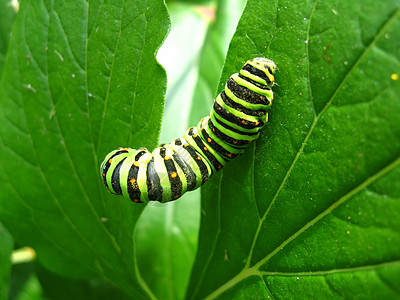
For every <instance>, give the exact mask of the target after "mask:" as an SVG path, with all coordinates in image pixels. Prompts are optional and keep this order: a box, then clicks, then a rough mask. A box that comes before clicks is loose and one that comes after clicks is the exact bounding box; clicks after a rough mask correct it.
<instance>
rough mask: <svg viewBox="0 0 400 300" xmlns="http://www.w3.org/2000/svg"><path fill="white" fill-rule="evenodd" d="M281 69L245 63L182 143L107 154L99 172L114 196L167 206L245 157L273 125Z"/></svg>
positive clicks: (255, 61)
mask: <svg viewBox="0 0 400 300" xmlns="http://www.w3.org/2000/svg"><path fill="white" fill-rule="evenodd" d="M275 71H276V65H275V63H274V62H273V61H271V60H269V59H266V58H261V57H258V58H254V59H252V60H249V61H247V62H246V64H245V65H244V66H243V68H242V69H241V70H240V72H239V73H235V74H233V75H232V76H231V77H230V78H229V80H228V82H227V83H226V85H225V88H224V90H223V91H222V92H221V93H220V94H219V95H218V96H217V98H216V99H215V100H214V105H213V107H212V109H211V112H210V115H209V116H207V117H205V118H203V119H201V120H200V122H199V123H198V125H197V127H190V128H189V129H188V130H187V131H186V133H185V134H184V136H183V137H182V138H178V139H175V140H173V141H172V142H171V143H169V144H162V145H160V146H159V147H158V148H156V149H154V151H153V152H149V151H148V150H147V149H146V148H140V149H131V148H119V149H117V150H114V151H111V152H110V153H109V154H107V155H106V157H105V159H104V161H103V162H102V164H101V167H100V172H101V176H102V178H103V182H104V185H105V186H106V187H107V189H108V191H109V192H110V193H112V194H116V195H123V196H125V197H127V198H130V199H131V200H132V201H134V202H138V203H142V202H148V201H159V202H168V201H172V200H176V199H178V198H179V197H180V196H182V195H183V194H184V193H185V192H186V191H192V190H195V189H197V188H198V187H200V186H201V185H203V184H204V183H205V182H206V181H207V180H208V179H209V178H210V177H211V176H212V174H213V173H214V172H218V171H219V170H220V169H221V168H222V167H223V166H224V165H225V164H226V163H227V162H229V161H230V160H232V159H234V158H235V157H237V156H238V155H240V154H242V153H243V152H244V148H246V147H247V146H248V145H249V144H250V143H251V142H253V141H254V140H255V139H257V138H258V136H259V134H260V130H261V129H262V127H263V126H264V124H265V123H266V122H267V121H268V110H269V108H270V107H271V104H272V100H273V92H272V90H271V88H272V86H273V85H274V73H275Z"/></svg>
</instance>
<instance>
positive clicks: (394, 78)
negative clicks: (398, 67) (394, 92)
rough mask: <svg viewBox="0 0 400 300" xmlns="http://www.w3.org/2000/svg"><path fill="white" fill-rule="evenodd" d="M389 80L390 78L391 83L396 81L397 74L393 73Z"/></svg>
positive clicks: (397, 78)
mask: <svg viewBox="0 0 400 300" xmlns="http://www.w3.org/2000/svg"><path fill="white" fill-rule="evenodd" d="M390 78H391V79H392V80H393V81H397V80H399V74H397V73H393V74H392V75H391V76H390Z"/></svg>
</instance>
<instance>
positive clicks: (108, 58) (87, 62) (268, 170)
mask: <svg viewBox="0 0 400 300" xmlns="http://www.w3.org/2000/svg"><path fill="white" fill-rule="evenodd" d="M191 2H193V3H179V2H173V3H168V7H169V9H170V11H171V16H172V17H171V19H172V24H173V27H172V28H173V31H172V32H171V37H170V38H169V39H168V40H167V42H166V45H165V48H163V49H161V50H160V52H159V56H158V59H159V61H160V62H161V63H162V64H163V65H164V66H165V68H166V70H167V72H168V92H167V94H166V103H165V112H166V114H165V116H164V117H163V108H164V101H163V98H164V94H165V91H166V74H165V71H164V69H163V68H162V67H161V66H160V65H159V64H158V62H157V61H156V58H155V54H156V52H157V50H158V48H159V47H160V45H161V44H162V42H163V41H164V39H165V37H166V35H167V32H168V29H169V27H170V19H169V14H168V12H167V9H166V7H165V5H164V3H163V2H162V1H159V0H157V1H147V2H145V1H110V2H108V1H90V2H85V1H72V0H71V1H55V0H54V1H29V0H25V1H21V3H20V8H19V11H18V13H17V14H16V13H15V10H14V9H13V8H12V7H10V6H9V2H8V1H5V0H0V33H1V36H0V74H1V82H0V124H2V126H1V127H0V157H1V158H0V190H1V193H0V221H1V222H2V223H3V225H4V227H5V228H7V231H6V230H5V228H4V229H3V227H0V265H1V268H0V297H2V298H3V299H6V298H7V294H9V293H10V298H11V299H23V298H24V297H25V298H28V297H29V298H30V299H44V298H45V297H46V298H51V299H71V298H74V299H99V298H101V297H103V298H104V297H107V296H108V295H112V296H110V297H118V298H119V299H131V298H132V299H148V298H150V299H183V298H185V297H186V298H188V299H203V298H207V299H214V298H218V297H220V298H222V299H240V298H246V299H249V298H250V299H260V298H269V297H271V298H302V299H309V298H328V297H329V298H367V297H368V298H375V299H382V298H390V299H394V298H400V289H399V285H398V282H399V280H400V261H399V259H400V234H399V232H400V217H399V214H400V204H399V198H400V183H399V180H398V178H399V175H400V167H399V165H400V158H399V157H400V126H399V124H400V97H399V95H400V86H399V85H400V80H396V75H395V74H400V61H399V58H400V31H399V30H398V29H399V28H400V2H399V1H398V0H397V1H396V0H385V1H380V2H376V1H372V0H371V1H369V0H366V1H362V2H355V1H344V0H343V1H342V0H339V1H323V2H322V1H295V0H292V1H253V0H248V2H247V4H246V7H245V9H244V10H243V14H242V15H241V17H240V22H239V24H238V26H237V28H236V32H235V34H234V36H233V39H232V41H231V42H230V44H229V50H228V54H227V56H226V59H225V52H226V49H227V45H228V42H229V40H230V38H231V35H232V33H233V31H234V29H235V24H236V22H237V18H238V17H239V16H240V14H241V11H242V7H243V4H244V3H243V1H233V0H220V1H216V2H209V1H201V2H196V1H191ZM214 13H215V15H214ZM15 17H16V19H15V21H14V18H15ZM182 36H184V38H182ZM183 42H186V43H187V47H188V48H186V47H185V46H184V44H182V43H183ZM255 56H266V57H268V58H271V59H273V60H274V61H275V62H276V63H277V64H278V67H279V71H278V73H277V76H276V81H277V82H278V84H279V86H277V87H276V88H275V95H276V97H275V102H274V107H273V109H272V111H271V114H270V122H269V123H268V125H267V127H266V128H265V129H264V130H263V132H262V135H261V137H260V139H259V140H257V142H256V143H255V144H254V145H253V146H252V147H250V148H249V149H248V151H247V152H246V154H245V155H244V156H242V157H240V158H238V159H237V160H235V161H234V162H232V163H231V164H230V165H228V166H227V167H226V168H225V169H224V170H223V171H221V172H220V173H219V174H218V175H217V176H215V177H214V178H213V179H212V180H211V181H210V182H208V183H207V185H206V186H205V187H204V188H203V189H202V197H201V198H202V200H201V207H200V203H199V200H198V199H197V200H196V196H198V193H197V194H196V193H191V194H188V196H187V197H185V198H183V199H181V200H179V201H176V202H175V203H171V204H168V205H165V206H162V207H151V206H148V207H146V208H145V206H144V205H134V204H132V203H130V202H129V201H127V200H126V199H122V198H120V197H114V196H112V195H109V194H107V192H106V191H105V189H104V188H103V187H102V186H101V181H100V177H99V174H98V166H99V163H100V162H101V160H102V158H103V156H104V155H105V154H106V153H107V152H108V151H110V150H111V149H114V148H116V147H118V146H130V147H133V148H135V147H142V146H144V147H148V148H153V147H155V146H156V145H157V143H158V137H159V134H160V127H161V120H163V121H162V122H163V128H162V131H161V136H160V140H161V141H162V142H167V141H169V140H170V139H171V138H173V137H176V136H179V135H181V134H182V132H183V131H184V129H185V128H186V127H187V126H188V124H190V125H194V124H196V122H197V121H198V120H199V118H200V117H201V116H204V115H205V114H207V113H208V111H209V109H210V106H211V102H212V99H213V97H214V96H215V94H216V93H217V92H218V91H219V90H220V89H221V88H222V87H223V83H224V82H225V81H226V79H227V78H228V77H229V76H230V75H231V74H232V73H234V72H236V71H237V70H239V69H240V67H241V66H242V64H243V63H244V62H245V61H246V60H247V59H249V58H253V57H255ZM224 60H225V63H224ZM223 65H224V68H223V71H222V75H221V79H220V83H219V85H218V86H217V81H218V78H219V76H220V70H221V67H222V66H223ZM200 216H201V221H200V225H199V218H200ZM197 230H199V232H200V233H199V239H198V241H197ZM8 231H9V232H10V234H11V235H10V234H9V233H8ZM11 236H12V238H13V239H14V241H15V244H16V246H15V247H17V248H18V247H21V246H31V247H33V248H34V249H35V251H36V253H37V261H36V262H35V263H32V262H30V263H25V264H14V266H13V271H12V273H11V284H10V268H11V261H10V252H11V250H12V239H11ZM192 264H193V267H192Z"/></svg>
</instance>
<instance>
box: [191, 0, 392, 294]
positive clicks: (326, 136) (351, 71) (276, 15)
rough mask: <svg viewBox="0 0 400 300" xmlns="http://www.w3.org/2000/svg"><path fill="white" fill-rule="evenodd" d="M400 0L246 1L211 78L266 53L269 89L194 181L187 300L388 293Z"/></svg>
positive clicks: (223, 78)
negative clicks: (231, 146)
mask: <svg viewBox="0 0 400 300" xmlns="http://www.w3.org/2000/svg"><path fill="white" fill-rule="evenodd" d="M399 4H400V3H399V1H394V0H387V1H380V2H376V1H364V2H361V3H360V2H354V1H345V0H343V1H325V2H319V1H307V2H304V1H302V2H300V1H296V2H293V1H279V2H278V1H265V2H264V1H251V0H249V1H248V4H247V7H246V9H245V11H244V14H243V16H242V19H241V21H240V23H239V26H238V29H237V32H236V34H235V36H234V39H233V40H232V42H231V45H230V51H229V53H228V58H227V61H226V64H225V69H224V72H223V76H222V79H221V83H222V82H224V81H226V79H227V78H228V76H230V75H231V74H232V73H234V72H237V71H238V70H239V69H240V68H241V66H242V64H243V63H244V62H245V60H247V59H250V58H253V57H255V56H266V57H269V58H271V59H273V60H274V61H275V62H276V63H277V65H278V67H279V70H278V73H277V75H276V81H277V83H278V84H279V86H277V87H275V88H274V90H275V95H276V97H275V101H274V105H273V108H272V110H271V113H270V122H269V124H268V125H267V128H265V129H264V130H263V132H262V135H261V137H260V139H259V140H257V142H256V143H255V145H253V147H250V148H249V149H248V151H247V152H246V154H245V155H244V156H243V157H241V158H239V159H237V160H235V161H234V162H232V163H231V164H230V165H228V166H227V167H226V169H224V170H223V174H221V175H220V177H216V178H213V180H212V182H211V183H210V184H207V185H206V186H207V191H206V192H205V193H204V199H203V201H202V210H203V211H204V216H203V218H202V223H201V232H200V240H199V250H198V255H197V259H196V262H195V266H194V269H193V272H192V278H191V282H190V285H189V290H188V293H187V296H188V298H190V299H199V298H204V297H207V299H213V298H216V297H218V296H221V297H222V298H224V299H235V298H240V299H241V298H247V299H248V298H252V299H266V298H269V297H271V298H302V299H307V298H314V299H317V298H318V299H321V298H324V299H326V298H333V297H343V298H356V297H361V298H374V299H393V298H399V297H400V290H399V288H398V285H397V284H396V282H397V283H398V281H399V279H400V276H399V274H400V202H399V197H400V181H399V180H398V178H399V176H400V126H399V124H400V99H399V95H400V84H399V83H400V81H398V80H397V81H396V80H393V79H395V78H396V76H393V77H392V74H399V72H400V61H399V57H400V31H399V30H398V28H400V9H399V6H400V5H399ZM392 78H393V79H392Z"/></svg>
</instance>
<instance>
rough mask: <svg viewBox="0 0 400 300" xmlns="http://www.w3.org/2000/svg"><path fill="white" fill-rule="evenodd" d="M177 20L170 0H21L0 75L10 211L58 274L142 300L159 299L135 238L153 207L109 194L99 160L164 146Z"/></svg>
mask: <svg viewBox="0 0 400 300" xmlns="http://www.w3.org/2000/svg"><path fill="white" fill-rule="evenodd" d="M168 26H169V21H168V16H167V12H166V9H165V6H164V3H163V2H162V1H161V0H160V1H150V2H138V1H113V2H112V3H108V2H103V1H91V2H90V5H88V3H87V2H85V1H72V0H71V1H22V2H21V4H20V12H19V14H18V17H17V19H16V22H15V24H14V27H13V36H12V39H11V40H10V45H9V47H10V49H12V51H9V54H8V57H7V63H6V65H5V68H4V76H3V80H2V81H1V84H0V91H1V92H0V105H1V108H0V122H1V124H2V126H1V129H0V137H1V140H0V156H1V161H0V171H1V172H0V174H1V175H0V182H1V184H0V188H1V191H2V193H1V196H0V218H1V220H2V221H3V222H4V224H5V225H6V226H7V228H9V230H10V231H11V232H12V234H13V236H15V238H16V240H17V241H18V242H19V243H20V244H29V245H32V246H33V247H34V248H35V250H36V251H37V253H38V259H39V260H40V261H41V262H42V263H43V264H44V265H45V266H46V267H47V268H49V269H51V270H52V271H54V272H56V273H59V274H63V275H64V276H70V277H74V278H77V279H87V278H96V277H100V278H105V279H107V280H109V281H111V282H113V283H114V284H116V285H118V286H119V287H121V288H122V289H124V290H125V291H126V292H128V293H129V294H130V296H131V297H133V298H135V299H140V298H148V297H152V294H151V291H150V290H149V289H148V288H147V286H146V284H145V283H144V282H143V280H142V279H141V277H140V275H139V273H138V270H137V266H136V263H135V248H134V244H133V240H134V239H133V236H134V229H135V224H136V222H137V220H138V217H139V216H140V214H141V212H142V210H143V207H144V206H143V205H132V204H131V203H130V202H129V201H127V200H126V199H123V198H122V197H113V196H111V195H109V194H107V192H106V190H105V189H104V187H103V186H102V183H101V178H100V174H99V164H100V162H101V160H102V159H103V157H104V155H105V154H106V153H107V152H109V151H110V150H112V149H115V148H116V147H118V146H131V147H141V146H146V147H149V148H152V147H154V146H155V145H156V143H157V137H158V133H159V129H160V120H161V114H162V108H163V93H164V90H165V72H164V70H163V69H162V68H161V67H160V65H158V64H157V62H156V60H155V52H156V49H158V47H159V45H160V44H161V42H162V40H163V39H164V37H165V35H166V32H167V28H168ZM149 83H150V84H149Z"/></svg>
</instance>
